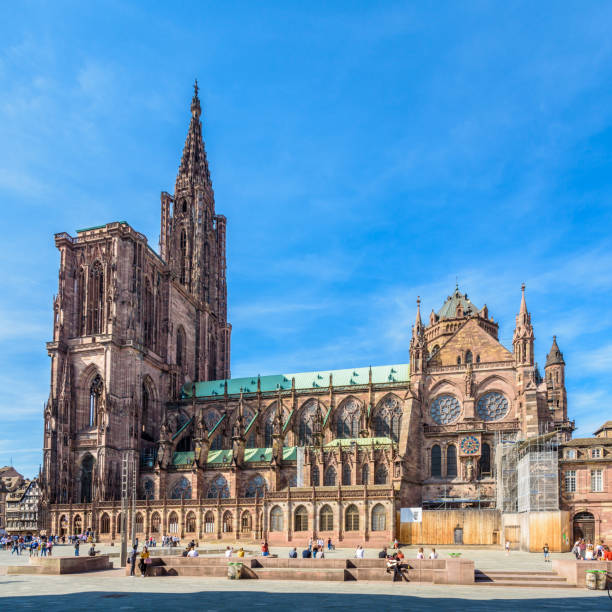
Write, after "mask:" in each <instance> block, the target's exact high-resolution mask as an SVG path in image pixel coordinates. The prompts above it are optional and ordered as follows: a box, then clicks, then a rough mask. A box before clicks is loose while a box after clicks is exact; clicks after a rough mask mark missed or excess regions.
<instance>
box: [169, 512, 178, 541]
mask: <svg viewBox="0 0 612 612" xmlns="http://www.w3.org/2000/svg"><path fill="white" fill-rule="evenodd" d="M178 532H179V518H178V514H177V513H176V512H174V511H172V512H171V513H170V515H169V516H168V533H171V534H172V535H176V534H178Z"/></svg>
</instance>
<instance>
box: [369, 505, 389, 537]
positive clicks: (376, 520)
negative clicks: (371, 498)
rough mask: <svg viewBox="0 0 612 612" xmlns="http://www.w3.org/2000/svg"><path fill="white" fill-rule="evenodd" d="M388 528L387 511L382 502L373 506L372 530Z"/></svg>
mask: <svg viewBox="0 0 612 612" xmlns="http://www.w3.org/2000/svg"><path fill="white" fill-rule="evenodd" d="M386 528H387V513H386V512H385V507H384V506H383V505H382V504H376V505H375V506H374V508H372V531H384V530H385V529H386Z"/></svg>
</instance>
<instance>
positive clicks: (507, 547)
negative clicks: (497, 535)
mask: <svg viewBox="0 0 612 612" xmlns="http://www.w3.org/2000/svg"><path fill="white" fill-rule="evenodd" d="M505 549H506V556H508V555H509V554H510V540H506V546H505Z"/></svg>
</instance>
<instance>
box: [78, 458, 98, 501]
mask: <svg viewBox="0 0 612 612" xmlns="http://www.w3.org/2000/svg"><path fill="white" fill-rule="evenodd" d="M94 465H95V460H94V458H93V457H92V455H91V454H89V453H87V454H86V455H85V457H83V460H82V461H81V472H80V476H79V482H80V484H81V496H80V501H81V503H82V504H88V503H90V502H91V501H92V494H93V471H94Z"/></svg>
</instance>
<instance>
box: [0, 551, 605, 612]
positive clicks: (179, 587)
mask: <svg viewBox="0 0 612 612" xmlns="http://www.w3.org/2000/svg"><path fill="white" fill-rule="evenodd" d="M98 548H99V549H101V550H102V551H103V552H118V548H117V547H114V548H111V547H109V546H104V545H99V546H98ZM211 548H213V547H211V546H206V549H207V550H210V549H211ZM223 548H224V547H223V546H219V547H218V550H219V554H222V549H223ZM251 548H252V549H253V550H256V547H254V546H253V547H251ZM288 550H289V549H288V548H274V549H273V550H272V552H273V553H277V554H279V555H282V556H286V555H287V553H288ZM426 550H428V549H426ZM437 550H438V551H439V553H440V556H441V557H444V556H445V555H446V554H447V551H451V550H453V551H455V550H456V549H450V548H448V549H447V548H444V547H440V548H437ZM404 551H405V552H406V553H407V557H408V558H414V557H415V556H416V548H415V547H410V548H405V549H404ZM377 552H378V551H377V550H374V549H367V550H366V557H374V556H376V554H377ZM352 553H353V551H352V550H348V549H339V550H336V551H334V552H332V553H330V554H329V555H328V558H331V557H336V558H343V557H348V556H352ZM71 554H73V552H72V547H70V546H57V547H56V549H55V551H54V555H61V556H64V555H71ZM462 556H463V557H464V558H470V559H474V560H475V562H476V567H478V568H479V569H489V570H493V569H515V570H518V569H521V570H534V571H535V570H538V571H542V570H547V569H550V564H548V563H547V564H545V563H544V561H543V560H542V557H541V555H537V554H530V553H524V552H518V551H514V552H512V553H511V554H510V555H509V556H506V555H505V554H504V552H503V551H501V550H499V549H487V548H469V547H464V548H463V549H462ZM566 556H568V555H567V554H563V555H554V557H566ZM27 559H28V556H27V555H23V556H22V557H21V558H20V559H19V560H18V559H17V557H16V556H14V555H13V556H11V554H10V553H9V552H6V551H0V573H2V572H3V570H4V568H5V567H6V566H7V565H16V564H18V563H27V562H28V561H27ZM113 561H114V563H115V566H118V559H117V558H113ZM441 605H442V606H445V608H446V609H448V610H516V608H517V606H522V607H523V608H524V609H525V610H535V609H543V610H562V609H579V610H581V611H583V610H606V609H612V601H611V600H610V599H609V598H608V596H607V594H606V592H605V591H604V592H602V591H587V590H586V589H552V588H506V587H496V586H442V585H418V584H414V583H408V584H407V583H392V582H389V583H388V584H385V583H379V582H302V581H300V582H295V581H278V582H272V581H257V580H241V581H230V580H227V579H220V578H187V577H163V578H150V577H149V578H140V577H137V578H130V577H128V576H126V575H125V572H124V570H122V569H113V570H110V571H102V572H95V573H90V574H72V575H64V576H25V575H24V576H19V575H17V576H15V575H11V576H6V575H0V610H21V609H24V610H46V611H49V610H108V609H115V610H143V609H144V610H184V609H187V610H204V611H213V610H214V611H219V612H221V611H228V610H246V609H249V608H267V607H270V608H272V609H274V610H290V609H298V608H299V609H304V610H309V611H310V610H322V609H326V610H330V609H331V610H347V609H350V610H354V611H358V610H368V611H371V610H374V609H377V610H400V609H401V610H439V609H440V606H441Z"/></svg>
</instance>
